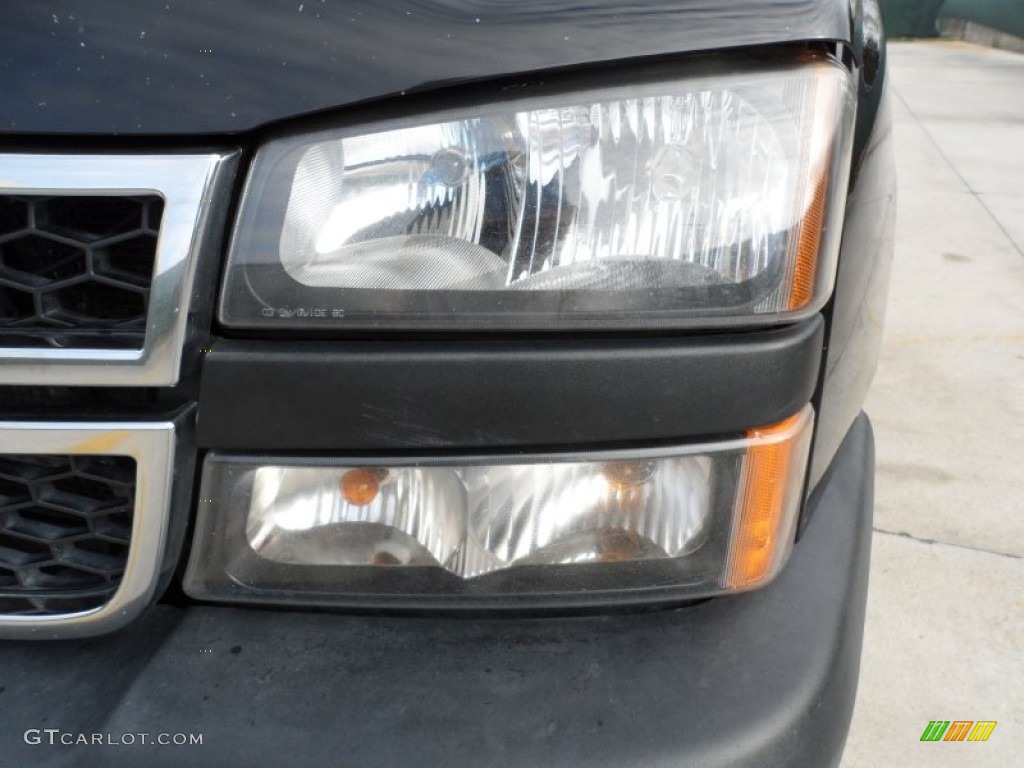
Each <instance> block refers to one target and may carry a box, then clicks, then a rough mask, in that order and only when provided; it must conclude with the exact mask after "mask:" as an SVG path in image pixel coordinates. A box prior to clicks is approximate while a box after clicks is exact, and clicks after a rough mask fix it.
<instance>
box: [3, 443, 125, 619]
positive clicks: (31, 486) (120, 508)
mask: <svg viewBox="0 0 1024 768" xmlns="http://www.w3.org/2000/svg"><path fill="white" fill-rule="evenodd" d="M134 505H135V460H134V459H132V458H130V457H126V456H91V455H65V456H54V455H45V456H23V455H13V456H12V455H0V614H7V615H19V616H23V615H47V614H55V613H67V612H68V610H69V607H72V606H73V608H71V609H72V610H87V609H89V608H98V607H99V606H101V605H103V604H104V603H106V602H107V601H108V600H109V599H110V597H111V595H112V594H113V593H114V592H115V591H116V590H117V587H118V585H119V584H120V582H121V576H122V574H123V573H124V568H125V564H126V562H127V560H128V546H129V543H130V541H131V530H132V520H133V515H134Z"/></svg>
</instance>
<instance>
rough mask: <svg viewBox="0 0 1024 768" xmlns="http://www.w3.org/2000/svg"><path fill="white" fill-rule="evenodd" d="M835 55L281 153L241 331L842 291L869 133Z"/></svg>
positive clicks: (783, 308)
mask: <svg viewBox="0 0 1024 768" xmlns="http://www.w3.org/2000/svg"><path fill="white" fill-rule="evenodd" d="M853 104H854V101H853V93H852V90H851V84H850V76H849V73H848V72H847V71H846V70H845V69H843V68H842V67H841V66H839V65H838V64H836V63H834V62H832V61H831V60H828V59H824V58H820V59H819V58H811V59H808V60H804V61H801V62H799V63H788V64H783V65H779V64H777V63H776V64H771V65H766V66H761V67H757V68H756V69H753V68H752V69H750V70H748V71H739V72H737V71H735V70H733V71H731V72H730V74H723V75H717V76H707V75H704V76H700V77H690V78H686V79H682V80H669V81H664V80H662V81H660V82H649V83H646V84H643V85H638V86H633V87H629V88H622V87H616V88H610V89H604V90H600V91H582V92H576V93H570V94H567V95H564V96H561V97H558V98H554V97H546V98H545V99H544V100H543V101H524V102H522V103H516V102H513V103H511V104H507V105H502V106H492V107H487V108H479V109H477V110H467V111H465V114H463V113H461V112H460V113H456V114H451V113H445V114H441V115H436V116H433V117H430V116H426V117H423V118H420V119H418V120H412V119H406V120H401V121H394V122H392V123H385V124H377V125H373V126H369V127H365V128H364V129H362V130H354V129H353V130H338V131H330V132H323V133H318V134H310V135H304V136H300V137H291V138H285V139H279V140H276V141H272V142H270V143H269V144H267V145H266V146H265V147H263V148H262V149H261V150H260V152H259V153H258V154H257V157H256V161H255V164H254V168H253V171H252V174H251V176H250V179H249V183H248V187H247V190H246V193H245V196H244V199H243V203H242V206H241V210H240V214H239V221H238V227H237V231H236V236H235V240H234V242H233V244H232V248H231V252H230V257H229V265H228V271H227V275H226V281H225V291H224V299H223V302H222V307H221V316H222V320H223V322H225V323H226V324H228V325H234V326H240V327H265V326H279V325H285V326H299V327H322V326H335V327H339V326H340V327H347V328H366V327H409V328H449V327H467V328H501V327H528V328H539V329H542V328H558V327H566V326H569V327H588V326H595V327H616V326H637V325H639V326H643V325H681V326H685V325H692V324H701V323H705V324H707V323H722V322H726V323H727V322H730V321H732V322H747V323H749V322H751V320H752V318H753V319H755V320H756V319H758V318H759V319H761V320H771V319H773V318H774V319H778V318H780V317H788V318H791V317H793V316H794V315H799V314H801V313H806V312H808V311H813V310H815V309H816V308H817V307H818V306H819V305H820V303H821V302H822V301H824V299H825V298H826V297H827V294H828V291H829V290H830V287H831V282H832V278H833V269H834V257H835V248H836V238H835V237H834V232H832V231H830V226H829V225H830V223H832V222H834V221H835V215H836V212H837V211H841V208H842V204H843V199H844V196H845V186H846V178H847V173H848V164H849V134H850V128H851V127H852V110H853Z"/></svg>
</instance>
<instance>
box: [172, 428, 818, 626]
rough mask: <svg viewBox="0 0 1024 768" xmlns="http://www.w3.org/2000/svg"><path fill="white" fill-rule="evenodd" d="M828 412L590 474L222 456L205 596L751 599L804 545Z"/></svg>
mask: <svg viewBox="0 0 1024 768" xmlns="http://www.w3.org/2000/svg"><path fill="white" fill-rule="evenodd" d="M811 423H812V412H811V410H810V408H806V409H804V411H802V412H801V413H799V414H798V415H796V416H794V417H793V418H791V419H789V420H787V421H785V422H783V423H781V424H779V425H775V426H773V427H770V428H768V429H764V430H757V431H752V432H750V433H749V434H748V436H747V437H746V438H745V439H741V440H733V441H726V442H722V443H714V444H707V445H696V446H687V447H683V448H676V449H671V450H664V451H656V452H646V453H640V452H630V453H628V454H623V453H620V454H613V455H601V456H585V457H581V458H579V459H575V458H573V459H569V458H563V457H556V458H555V459H553V460H544V461H542V460H539V459H538V460H533V461H531V462H529V463H526V462H522V461H519V460H511V459H509V460H504V461H500V460H496V459H491V460H487V461H486V462H481V463H476V462H473V463H470V462H459V463H436V464H435V463H425V462H420V463H416V464H411V463H403V462H389V463H387V464H384V463H365V462H364V463H356V462H350V463H346V462H343V461H341V460H333V461H332V460H315V459H296V460H283V459H275V460H269V459H256V458H245V457H239V456H227V455H219V454H213V455H211V456H209V457H208V458H207V461H206V466H205V470H204V476H203V485H202V495H203V498H204V500H206V503H204V504H203V506H202V508H201V510H200V517H199V523H198V529H197V534H196V536H197V538H196V545H195V547H194V551H193V556H192V558H191V560H190V564H189V569H188V573H187V575H186V589H187V590H188V592H189V593H190V594H192V595H193V596H195V597H199V598H208V599H239V600H251V601H265V602H286V603H287V602H292V601H296V602H307V603H318V604H327V605H334V604H358V603H360V602H363V603H365V602H380V603H381V604H395V603H398V604H402V603H404V602H408V603H409V604H413V605H416V606H417V607H424V606H430V605H433V604H437V603H439V602H441V603H445V604H451V601H452V599H453V598H460V601H459V605H466V606H481V605H482V606H486V607H508V606H509V605H514V604H517V603H522V602H524V601H526V602H530V603H538V604H543V603H556V604H563V605H566V604H568V605H576V604H586V603H587V602H591V601H598V600H602V599H604V600H619V601H624V602H629V601H635V600H642V601H649V600H652V599H666V598H668V597H679V596H682V597H700V596H706V595H710V594H715V593H718V592H723V591H731V590H738V589H749V588H752V587H755V586H759V585H761V584H763V583H765V582H766V581H768V580H769V579H771V578H772V577H773V576H774V575H775V574H776V573H777V572H778V570H779V569H780V568H781V567H782V564H783V562H784V560H785V557H786V555H787V553H788V551H789V547H790V545H791V542H792V536H793V525H794V523H795V520H796V515H797V512H798V509H799V503H800V500H801V493H802V487H803V478H804V471H805V469H806V459H807V452H808V446H809V440H810V434H811Z"/></svg>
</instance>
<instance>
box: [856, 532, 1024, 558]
mask: <svg viewBox="0 0 1024 768" xmlns="http://www.w3.org/2000/svg"><path fill="white" fill-rule="evenodd" d="M871 530H872V531H874V532H875V533H883V534H885V535H886V536H899V537H900V538H901V539H910V540H911V541H916V542H918V543H919V544H933V545H937V546H940V547H953V548H954V549H967V550H970V551H971V552H981V553H983V554H986V555H997V556H999V557H1009V558H1010V559H1012V560H1024V555H1015V554H1012V553H1011V552H1000V551H999V550H997V549H985V548H984V547H972V546H970V545H968V544H954V543H953V542H951V541H939V540H938V539H926V538H924V537H923V536H915V535H914V534H912V533H907V532H906V531H887V530H885V529H884V528H878V527H874V526H873V527H872V528H871Z"/></svg>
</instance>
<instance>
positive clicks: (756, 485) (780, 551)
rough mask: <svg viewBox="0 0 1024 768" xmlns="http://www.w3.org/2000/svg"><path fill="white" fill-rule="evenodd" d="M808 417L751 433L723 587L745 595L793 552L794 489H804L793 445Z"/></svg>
mask: <svg viewBox="0 0 1024 768" xmlns="http://www.w3.org/2000/svg"><path fill="white" fill-rule="evenodd" d="M807 419H808V414H807V413H806V412H802V413H799V414H797V415H796V416H793V417H791V418H788V419H786V420H785V421H781V422H779V423H778V424H773V425H772V426H770V427H763V428H759V429H752V430H749V431H748V432H747V439H748V441H749V443H750V447H749V448H748V449H747V456H746V461H745V464H744V470H743V480H742V483H741V485H740V489H739V494H738V502H739V504H738V507H737V510H736V520H737V523H736V527H735V529H734V530H733V537H732V546H731V547H730V555H729V565H728V569H727V571H726V579H725V586H726V588H728V589H744V588H747V587H751V586H754V585H756V584H758V583H759V582H761V581H764V580H765V579H767V578H768V577H770V576H772V575H774V572H775V571H776V570H777V566H778V564H779V561H780V560H781V559H782V558H783V557H785V555H786V553H787V552H788V551H789V546H790V544H791V541H790V539H791V537H792V533H793V525H792V524H793V522H794V518H795V515H793V514H792V513H790V512H789V511H788V510H787V507H788V506H791V499H792V497H793V494H794V487H795V486H800V485H802V483H803V478H802V477H799V476H797V474H798V473H797V472H794V469H797V470H800V471H802V470H803V468H804V464H805V462H804V461H802V460H801V461H795V462H794V450H795V449H796V447H797V445H798V443H799V442H801V441H799V440H794V439H793V437H794V435H796V434H798V433H799V432H800V431H802V430H801V427H802V425H803V424H804V423H805V422H806V420H807Z"/></svg>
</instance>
